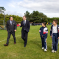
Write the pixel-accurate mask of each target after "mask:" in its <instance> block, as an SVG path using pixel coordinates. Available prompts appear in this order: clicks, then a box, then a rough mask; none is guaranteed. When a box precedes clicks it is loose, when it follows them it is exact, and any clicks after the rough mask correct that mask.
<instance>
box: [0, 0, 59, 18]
mask: <svg viewBox="0 0 59 59" xmlns="http://www.w3.org/2000/svg"><path fill="white" fill-rule="evenodd" d="M0 6H1V7H2V6H3V7H5V9H6V11H5V13H6V14H14V15H19V16H23V15H24V13H25V12H26V11H29V12H30V13H31V12H32V11H34V10H35V11H39V12H43V13H44V14H45V15H47V16H48V17H59V0H0Z"/></svg>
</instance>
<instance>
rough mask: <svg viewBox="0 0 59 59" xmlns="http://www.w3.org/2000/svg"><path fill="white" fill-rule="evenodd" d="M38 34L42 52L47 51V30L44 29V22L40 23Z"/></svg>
mask: <svg viewBox="0 0 59 59" xmlns="http://www.w3.org/2000/svg"><path fill="white" fill-rule="evenodd" d="M39 33H40V37H41V41H42V49H44V51H47V42H46V40H47V34H48V29H47V27H46V22H43V23H42V27H41V28H40V30H39Z"/></svg>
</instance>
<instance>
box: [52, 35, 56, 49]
mask: <svg viewBox="0 0 59 59" xmlns="http://www.w3.org/2000/svg"><path fill="white" fill-rule="evenodd" d="M52 41H53V49H52V50H55V36H54V35H53V37H52Z"/></svg>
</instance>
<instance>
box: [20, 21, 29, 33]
mask: <svg viewBox="0 0 59 59" xmlns="http://www.w3.org/2000/svg"><path fill="white" fill-rule="evenodd" d="M20 27H22V31H24V30H25V31H26V32H29V29H30V22H29V21H28V20H26V24H25V25H24V23H23V21H22V22H21V26H20Z"/></svg>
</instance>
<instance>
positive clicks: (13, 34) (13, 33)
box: [12, 32, 16, 43]
mask: <svg viewBox="0 0 59 59" xmlns="http://www.w3.org/2000/svg"><path fill="white" fill-rule="evenodd" d="M12 36H13V38H14V43H16V37H15V32H12Z"/></svg>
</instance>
